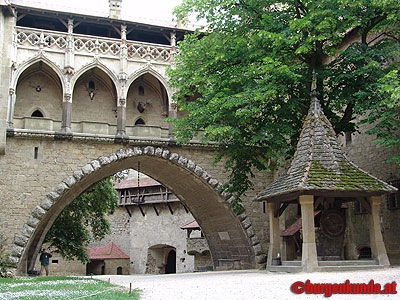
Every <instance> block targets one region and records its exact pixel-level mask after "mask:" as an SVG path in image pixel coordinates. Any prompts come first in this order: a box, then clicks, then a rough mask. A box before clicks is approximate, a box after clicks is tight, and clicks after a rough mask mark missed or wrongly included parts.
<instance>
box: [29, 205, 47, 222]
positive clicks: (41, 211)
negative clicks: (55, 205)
mask: <svg viewBox="0 0 400 300" xmlns="http://www.w3.org/2000/svg"><path fill="white" fill-rule="evenodd" d="M45 214H46V211H45V210H44V209H43V208H41V207H40V206H36V207H35V209H34V210H33V212H32V216H33V217H35V218H37V219H39V220H41V219H42V218H43V216H44V215H45Z"/></svg>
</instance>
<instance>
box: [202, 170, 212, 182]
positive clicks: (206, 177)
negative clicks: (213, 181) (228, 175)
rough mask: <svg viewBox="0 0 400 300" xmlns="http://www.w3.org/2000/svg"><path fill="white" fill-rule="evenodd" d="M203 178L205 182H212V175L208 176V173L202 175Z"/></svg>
mask: <svg viewBox="0 0 400 300" xmlns="http://www.w3.org/2000/svg"><path fill="white" fill-rule="evenodd" d="M201 178H202V179H203V180H204V181H205V182H208V180H210V178H211V177H210V175H208V173H207V172H206V171H204V172H203V174H202V175H201Z"/></svg>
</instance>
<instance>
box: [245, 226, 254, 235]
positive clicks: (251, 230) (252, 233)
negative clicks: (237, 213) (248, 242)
mask: <svg viewBox="0 0 400 300" xmlns="http://www.w3.org/2000/svg"><path fill="white" fill-rule="evenodd" d="M246 233H247V237H248V238H252V237H253V236H254V235H255V234H254V229H253V226H250V227H249V228H247V229H246Z"/></svg>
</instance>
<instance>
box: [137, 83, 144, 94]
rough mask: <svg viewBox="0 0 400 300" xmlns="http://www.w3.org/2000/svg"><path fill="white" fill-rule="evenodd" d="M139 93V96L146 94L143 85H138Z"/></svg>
mask: <svg viewBox="0 0 400 300" xmlns="http://www.w3.org/2000/svg"><path fill="white" fill-rule="evenodd" d="M138 94H139V96H144V87H142V86H141V85H140V86H139V87H138Z"/></svg>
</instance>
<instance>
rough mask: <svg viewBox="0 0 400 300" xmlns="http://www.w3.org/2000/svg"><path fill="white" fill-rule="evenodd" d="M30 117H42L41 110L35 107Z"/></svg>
mask: <svg viewBox="0 0 400 300" xmlns="http://www.w3.org/2000/svg"><path fill="white" fill-rule="evenodd" d="M31 117H35V118H43V117H44V116H43V114H42V112H41V111H40V110H38V109H37V110H35V111H34V112H33V113H32V115H31Z"/></svg>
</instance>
